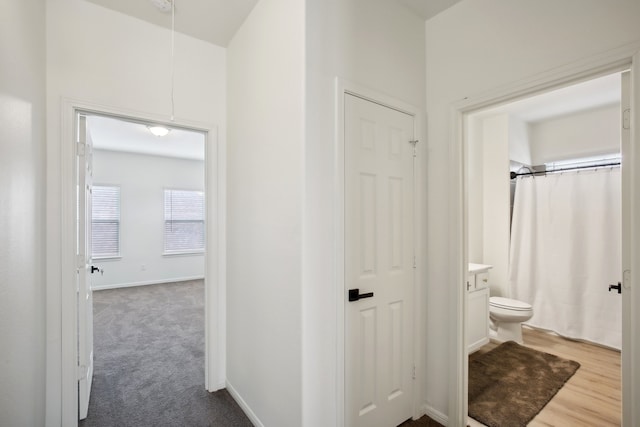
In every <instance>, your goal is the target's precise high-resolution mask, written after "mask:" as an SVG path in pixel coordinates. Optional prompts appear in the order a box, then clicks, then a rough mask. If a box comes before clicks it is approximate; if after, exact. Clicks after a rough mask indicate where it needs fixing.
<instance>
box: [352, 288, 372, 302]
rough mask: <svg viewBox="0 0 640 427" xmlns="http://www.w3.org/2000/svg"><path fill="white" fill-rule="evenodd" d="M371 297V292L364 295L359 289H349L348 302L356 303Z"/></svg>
mask: <svg viewBox="0 0 640 427" xmlns="http://www.w3.org/2000/svg"><path fill="white" fill-rule="evenodd" d="M372 296H373V292H367V293H366V294H361V293H360V289H358V288H356V289H349V302H353V301H358V300H359V299H362V298H371V297H372Z"/></svg>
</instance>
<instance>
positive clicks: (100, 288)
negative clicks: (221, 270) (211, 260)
mask: <svg viewBox="0 0 640 427" xmlns="http://www.w3.org/2000/svg"><path fill="white" fill-rule="evenodd" d="M201 279H204V276H193V277H176V278H173V279H160V280H145V281H144V282H131V283H116V284H113V285H99V286H92V287H91V290H93V291H103V290H105V289H117V288H131V287H134V286H147V285H158V284H161V283H172V282H186V281H188V280H201Z"/></svg>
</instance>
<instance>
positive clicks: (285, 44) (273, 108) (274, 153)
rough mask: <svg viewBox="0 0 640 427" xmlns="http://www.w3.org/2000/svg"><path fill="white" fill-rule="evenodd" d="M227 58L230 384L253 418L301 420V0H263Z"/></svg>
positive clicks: (271, 422) (268, 422)
mask: <svg viewBox="0 0 640 427" xmlns="http://www.w3.org/2000/svg"><path fill="white" fill-rule="evenodd" d="M227 61H228V70H227V75H228V104H227V105H228V116H229V122H228V141H229V144H228V155H227V171H228V173H227V184H228V189H227V194H228V204H227V218H228V222H227V224H228V226H227V236H228V238H227V241H228V245H227V246H228V247H227V251H228V252H227V260H228V261H227V282H228V285H227V337H228V339H227V360H228V365H227V384H228V388H229V391H230V392H232V393H233V394H234V395H235V396H236V397H237V398H238V400H239V401H240V402H241V403H242V404H243V405H244V406H245V408H246V409H248V410H249V411H250V414H251V416H252V417H253V419H252V420H253V421H254V423H256V424H257V423H258V422H259V423H262V424H263V425H265V426H282V427H287V426H291V427H294V426H295V427H298V426H300V425H301V413H302V396H301V394H302V393H301V391H302V390H301V385H302V372H301V363H302V361H301V339H302V315H301V310H302V309H301V293H302V284H301V282H302V255H301V252H302V220H303V219H302V202H303V188H302V186H303V164H302V161H303V153H304V132H303V130H304V104H303V101H304V86H303V85H304V3H303V2H300V1H295V0H262V1H260V2H259V3H258V4H257V5H256V7H255V8H254V10H253V11H252V12H251V14H250V16H249V17H248V18H247V19H246V21H245V22H244V24H243V25H242V27H241V28H240V29H239V30H238V32H237V33H236V35H235V36H234V38H233V39H232V40H231V42H230V44H229V46H228V49H227Z"/></svg>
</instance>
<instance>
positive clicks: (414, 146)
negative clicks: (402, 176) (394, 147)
mask: <svg viewBox="0 0 640 427" xmlns="http://www.w3.org/2000/svg"><path fill="white" fill-rule="evenodd" d="M409 144H411V145H413V157H418V150H417V149H416V145H418V140H417V139H414V140H412V141H409Z"/></svg>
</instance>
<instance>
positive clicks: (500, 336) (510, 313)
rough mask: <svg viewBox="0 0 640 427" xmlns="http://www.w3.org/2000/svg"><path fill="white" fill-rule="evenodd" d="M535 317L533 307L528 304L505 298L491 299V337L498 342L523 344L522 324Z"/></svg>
mask: <svg viewBox="0 0 640 427" xmlns="http://www.w3.org/2000/svg"><path fill="white" fill-rule="evenodd" d="M531 316H533V307H531V305H530V304H527V303H526V302H522V301H518V300H515V299H510V298H503V297H490V298H489V320H490V328H489V335H490V336H491V338H493V339H495V340H496V341H515V342H517V343H519V344H522V342H523V341H522V322H526V321H527V320H529V319H531Z"/></svg>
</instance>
